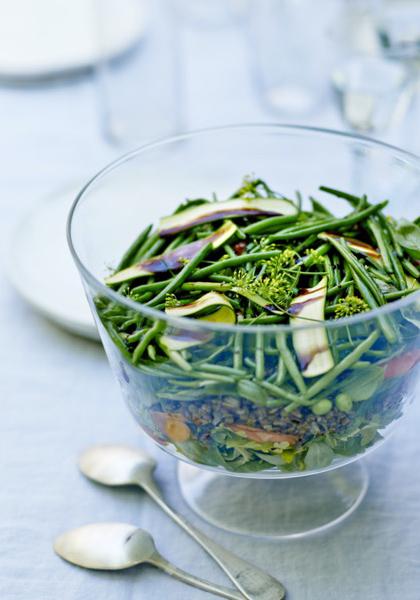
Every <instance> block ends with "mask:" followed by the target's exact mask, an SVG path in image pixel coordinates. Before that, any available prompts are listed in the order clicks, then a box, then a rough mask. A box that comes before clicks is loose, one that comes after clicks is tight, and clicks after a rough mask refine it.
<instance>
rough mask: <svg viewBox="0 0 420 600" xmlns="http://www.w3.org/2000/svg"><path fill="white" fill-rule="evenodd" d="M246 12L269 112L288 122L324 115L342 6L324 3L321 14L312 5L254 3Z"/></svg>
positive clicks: (288, 0)
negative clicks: (333, 31)
mask: <svg viewBox="0 0 420 600" xmlns="http://www.w3.org/2000/svg"><path fill="white" fill-rule="evenodd" d="M246 7H247V11H246V13H245V14H246V19H245V31H246V33H247V42H248V49H249V56H250V60H249V62H250V65H251V68H252V74H253V79H254V83H255V87H256V90H257V92H258V94H259V97H260V98H261V101H262V104H263V105H264V107H265V108H266V109H268V110H270V111H271V112H273V113H277V114H282V115H284V116H287V117H290V116H293V115H294V116H297V115H298V116H302V115H309V114H313V113H315V112H316V111H318V112H319V111H320V110H322V108H323V104H325V101H326V97H327V92H328V76H329V72H330V69H331V66H332V63H331V58H332V50H333V47H332V44H331V40H330V36H329V35H328V29H329V28H330V29H333V25H332V23H333V22H334V19H335V15H336V12H337V3H336V2H332V1H331V0H327V1H324V3H323V7H322V10H319V7H318V6H317V5H316V3H315V2H310V1H309V0H282V2H278V1H277V0H249V1H248V2H247V3H246ZM308 23H310V25H308Z"/></svg>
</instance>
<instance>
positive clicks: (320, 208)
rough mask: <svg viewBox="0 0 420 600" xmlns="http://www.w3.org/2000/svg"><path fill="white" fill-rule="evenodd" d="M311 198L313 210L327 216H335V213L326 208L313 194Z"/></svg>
mask: <svg viewBox="0 0 420 600" xmlns="http://www.w3.org/2000/svg"><path fill="white" fill-rule="evenodd" d="M309 200H310V201H311V204H312V210H313V211H314V212H318V213H321V214H323V215H325V216H327V217H334V215H333V214H332V212H330V211H329V210H328V208H326V207H325V206H324V205H323V204H322V203H321V202H320V201H319V200H317V199H316V198H314V197H313V196H309Z"/></svg>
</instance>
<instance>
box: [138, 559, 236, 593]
mask: <svg viewBox="0 0 420 600" xmlns="http://www.w3.org/2000/svg"><path fill="white" fill-rule="evenodd" d="M147 562H148V563H150V564H152V565H153V566H155V567H158V568H159V569H162V571H165V573H168V575H171V576H172V577H175V578H176V579H179V581H182V582H183V583H186V584H187V585H192V586H193V587H196V588H199V589H201V590H204V591H205V592H210V593H213V594H217V595H218V596H221V597H222V598H228V600H244V597H243V596H242V594H238V592H235V591H234V590H231V589H229V588H227V587H224V586H222V585H216V584H215V583H211V582H210V581H207V580H206V579H201V578H200V577H195V575H191V573H187V572H186V571H183V570H182V569H179V568H178V567H176V566H175V565H173V564H171V563H170V562H168V561H167V560H166V559H164V558H163V556H161V555H160V554H159V553H158V552H155V553H154V554H153V555H152V556H151V557H150V559H148V561H147Z"/></svg>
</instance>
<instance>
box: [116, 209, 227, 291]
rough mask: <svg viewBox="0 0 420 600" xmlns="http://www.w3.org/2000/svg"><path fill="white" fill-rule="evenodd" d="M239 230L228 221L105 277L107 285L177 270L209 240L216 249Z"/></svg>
mask: <svg viewBox="0 0 420 600" xmlns="http://www.w3.org/2000/svg"><path fill="white" fill-rule="evenodd" d="M236 230H237V227H236V225H235V224H234V223H232V221H226V223H224V224H223V225H222V226H221V227H219V229H218V230H217V231H215V232H214V233H212V234H211V235H209V236H207V237H205V238H203V239H201V240H197V241H196V242H191V244H185V246H180V247H179V248H176V249H175V250H171V251H170V252H167V253H165V254H160V255H159V256H153V257H152V258H146V259H145V260H143V261H140V262H138V263H137V264H135V265H132V266H131V267H128V268H127V269H123V270H122V271H118V272H117V273H113V274H112V275H110V276H109V277H107V278H106V279H105V283H106V284H107V285H114V284H116V283H124V281H130V280H131V279H137V278H138V277H146V276H147V275H151V274H152V273H164V272H165V271H177V270H178V269H181V268H182V267H183V266H184V264H185V261H186V260H189V259H191V258H193V256H195V255H196V254H197V252H199V251H200V250H201V248H204V246H206V245H207V244H208V243H209V242H212V245H213V248H214V249H216V248H218V247H219V246H221V245H222V244H224V243H225V242H226V241H227V240H228V239H229V238H230V237H231V236H232V235H233V234H234V233H235V231H236Z"/></svg>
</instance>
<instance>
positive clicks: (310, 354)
mask: <svg viewBox="0 0 420 600" xmlns="http://www.w3.org/2000/svg"><path fill="white" fill-rule="evenodd" d="M326 295H327V278H326V277H323V278H322V279H321V281H320V282H319V283H318V284H317V285H316V286H315V287H313V288H307V289H305V290H301V292H300V294H299V296H296V298H294V299H293V301H292V303H291V304H290V307H289V310H288V313H289V314H290V315H291V317H290V325H292V327H293V326H297V325H305V324H307V325H309V324H310V323H311V321H324V308H325V298H326ZM292 339H293V346H294V349H295V352H296V355H297V357H298V360H299V364H300V369H301V371H302V375H304V377H317V376H318V375H322V374H323V373H326V372H327V371H329V370H330V369H332V367H333V366H334V359H333V357H332V354H331V351H330V348H329V343H328V336H327V332H326V330H325V328H324V327H313V328H308V329H296V331H292Z"/></svg>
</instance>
